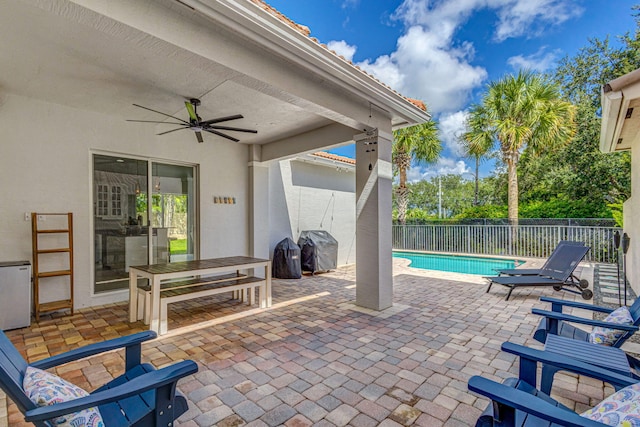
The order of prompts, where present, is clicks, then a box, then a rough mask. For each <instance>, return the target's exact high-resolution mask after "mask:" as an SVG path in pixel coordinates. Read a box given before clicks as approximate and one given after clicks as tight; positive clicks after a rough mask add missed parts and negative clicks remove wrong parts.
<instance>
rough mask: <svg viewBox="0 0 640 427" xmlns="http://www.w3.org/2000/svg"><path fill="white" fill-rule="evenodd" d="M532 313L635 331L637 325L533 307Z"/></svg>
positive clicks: (565, 320) (584, 323)
mask: <svg viewBox="0 0 640 427" xmlns="http://www.w3.org/2000/svg"><path fill="white" fill-rule="evenodd" d="M531 312H532V313H533V314H537V315H538V316H544V317H546V318H549V319H556V320H562V321H564V322H572V323H581V324H583V325H591V326H601V327H603V328H609V329H618V330H620V331H628V332H636V331H637V330H638V326H635V325H622V324H620V323H611V322H605V321H602V320H595V319H585V318H584V317H578V316H572V315H570V314H563V313H558V312H555V311H546V310H540V309H537V308H534V309H532V310H531Z"/></svg>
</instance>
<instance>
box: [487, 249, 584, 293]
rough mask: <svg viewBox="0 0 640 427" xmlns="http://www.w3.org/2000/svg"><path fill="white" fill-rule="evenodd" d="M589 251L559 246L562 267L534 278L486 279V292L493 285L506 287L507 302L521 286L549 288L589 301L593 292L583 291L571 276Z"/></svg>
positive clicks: (502, 277) (508, 277)
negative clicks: (577, 294) (564, 291)
mask: <svg viewBox="0 0 640 427" xmlns="http://www.w3.org/2000/svg"><path fill="white" fill-rule="evenodd" d="M589 249H590V248H589V247H588V246H579V245H561V246H559V247H558V248H557V249H556V251H557V252H558V255H557V256H558V257H560V258H561V259H563V260H564V261H565V263H564V264H563V265H562V266H560V265H557V266H555V265H554V268H545V269H544V270H543V273H542V274H540V275H535V276H494V277H486V279H487V280H489V286H488V287H487V292H489V290H491V285H492V284H494V283H496V284H498V285H502V286H506V287H508V288H510V289H509V292H508V293H507V296H506V298H505V300H506V301H508V300H509V297H510V296H511V292H513V290H514V289H515V288H518V287H522V286H551V287H553V289H554V290H556V291H559V290H563V289H564V290H566V291H569V292H576V293H579V294H581V295H582V298H584V299H591V298H592V297H593V292H592V291H591V290H590V289H583V288H582V287H581V286H580V282H579V280H577V278H576V277H575V276H574V275H573V272H574V271H575V269H576V267H577V266H578V264H579V263H580V261H582V258H584V256H585V255H586V254H587V252H588V251H589ZM567 287H574V288H577V290H573V289H568V288H567Z"/></svg>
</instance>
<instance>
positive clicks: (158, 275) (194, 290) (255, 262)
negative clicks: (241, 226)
mask: <svg viewBox="0 0 640 427" xmlns="http://www.w3.org/2000/svg"><path fill="white" fill-rule="evenodd" d="M240 272H247V275H246V276H245V275H240ZM229 273H233V274H229ZM213 275H216V276H213ZM221 275H222V276H221ZM254 276H255V277H254ZM259 276H262V277H259ZM140 279H147V280H148V281H149V285H148V286H146V287H145V286H143V287H141V288H138V283H139V280H140ZM255 288H260V299H259V303H260V308H267V307H270V306H271V261H270V260H268V259H261V258H254V257H248V256H231V257H224V258H212V259H201V260H190V261H180V262H175V263H161V264H151V265H138V266H131V267H129V321H130V322H136V321H139V320H140V319H141V318H145V323H148V324H149V329H151V330H152V331H155V332H157V333H158V334H164V333H166V332H167V329H168V327H167V306H168V305H169V304H171V303H173V302H178V301H184V300H188V299H194V298H200V297H204V296H209V295H214V294H219V293H224V292H229V291H230V292H233V293H234V297H235V296H240V295H241V298H242V299H243V300H244V301H247V300H248V301H249V302H250V303H253V302H254V300H255ZM147 308H148V309H147Z"/></svg>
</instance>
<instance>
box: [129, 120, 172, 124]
mask: <svg viewBox="0 0 640 427" xmlns="http://www.w3.org/2000/svg"><path fill="white" fill-rule="evenodd" d="M127 121H128V122H136V123H159V124H161V125H165V124H166V125H182V123H176V122H156V121H155V120H127Z"/></svg>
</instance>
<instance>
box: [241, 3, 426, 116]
mask: <svg viewBox="0 0 640 427" xmlns="http://www.w3.org/2000/svg"><path fill="white" fill-rule="evenodd" d="M250 1H252V2H253V3H255V4H256V5H258V6H259V7H261V8H262V9H264V10H265V11H267V12H269V13H271V14H272V15H273V16H275V17H277V18H279V19H280V20H282V21H283V22H285V23H286V24H288V25H289V26H291V27H292V28H294V29H296V30H297V31H298V32H300V33H301V34H303V35H304V36H306V37H308V38H309V39H311V40H313V41H314V42H316V43H317V44H319V45H320V46H322V47H324V48H325V49H327V50H328V51H329V52H331V53H333V54H334V55H335V56H337V57H338V58H340V59H342V60H343V61H345V62H347V63H349V64H351V66H353V67H354V68H356V69H357V70H359V71H361V72H362V73H363V74H365V75H367V76H369V77H370V78H372V79H373V80H375V81H377V82H378V83H380V84H382V85H383V86H385V87H386V88H388V89H391V90H392V91H394V92H395V93H396V94H398V95H399V96H401V97H402V98H404V99H406V100H407V101H409V102H410V103H411V104H413V105H415V106H416V107H418V108H419V109H421V110H422V111H427V106H426V105H425V103H424V102H423V101H420V100H419V99H413V98H409V97H407V96H404V95H402V94H401V93H400V92H398V91H396V90H395V89H393V88H392V87H391V86H389V85H387V84H386V83H384V82H382V81H380V80H378V79H377V78H376V77H375V76H373V75H372V74H369V73H367V72H366V71H364V70H363V69H362V68H360V67H359V66H357V65H356V64H354V63H353V62H351V61H349V60H347V59H346V58H345V57H344V56H342V55H338V53H337V52H335V51H334V50H331V49H329V48H328V47H327V45H325V44H322V43H320V41H319V40H318V39H316V38H315V37H311V30H310V29H309V27H307V26H305V25H300V24H298V23H296V22H295V21H293V20H291V19H290V18H288V17H287V16H285V15H284V14H283V13H281V12H279V11H278V10H277V9H275V8H274V7H273V6H270V5H269V4H267V3H266V2H265V1H264V0H250Z"/></svg>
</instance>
